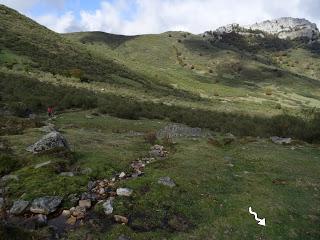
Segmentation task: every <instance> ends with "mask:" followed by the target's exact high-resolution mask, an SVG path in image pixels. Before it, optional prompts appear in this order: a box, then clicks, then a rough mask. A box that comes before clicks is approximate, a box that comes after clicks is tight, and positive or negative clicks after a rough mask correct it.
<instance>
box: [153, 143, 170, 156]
mask: <svg viewBox="0 0 320 240" xmlns="http://www.w3.org/2000/svg"><path fill="white" fill-rule="evenodd" d="M149 154H150V156H152V157H155V158H164V157H166V156H167V155H168V152H167V151H165V150H164V147H163V146H161V145H154V146H153V147H151V149H150V152H149Z"/></svg>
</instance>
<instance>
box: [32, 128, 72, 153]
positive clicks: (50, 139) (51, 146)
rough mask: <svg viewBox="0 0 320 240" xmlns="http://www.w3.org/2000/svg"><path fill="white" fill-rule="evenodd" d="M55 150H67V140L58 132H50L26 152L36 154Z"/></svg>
mask: <svg viewBox="0 0 320 240" xmlns="http://www.w3.org/2000/svg"><path fill="white" fill-rule="evenodd" d="M55 149H57V150H58V149H64V150H69V145H68V143H67V140H66V139H65V138H64V137H63V136H62V135H61V134H60V133H59V132H51V133H49V134H47V135H45V136H44V137H42V138H41V139H40V140H39V141H38V142H36V143H35V144H33V145H31V146H29V147H28V148H27V149H26V150H27V151H28V152H32V153H35V154H36V153H40V152H45V151H49V150H55Z"/></svg>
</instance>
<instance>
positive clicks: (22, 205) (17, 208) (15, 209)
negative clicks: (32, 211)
mask: <svg viewBox="0 0 320 240" xmlns="http://www.w3.org/2000/svg"><path fill="white" fill-rule="evenodd" d="M29 204H30V202H29V201H24V200H18V201H15V202H14V203H13V206H12V207H11V209H10V213H11V214H13V215H20V214H23V213H24V212H25V211H26V210H27V208H28V206H29Z"/></svg>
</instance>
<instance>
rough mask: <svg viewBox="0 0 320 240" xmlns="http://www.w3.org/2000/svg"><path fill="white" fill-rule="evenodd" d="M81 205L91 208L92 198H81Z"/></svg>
mask: <svg viewBox="0 0 320 240" xmlns="http://www.w3.org/2000/svg"><path fill="white" fill-rule="evenodd" d="M79 207H84V208H86V209H89V208H91V200H80V201H79Z"/></svg>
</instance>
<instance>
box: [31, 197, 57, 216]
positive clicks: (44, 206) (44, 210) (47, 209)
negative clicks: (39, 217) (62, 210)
mask: <svg viewBox="0 0 320 240" xmlns="http://www.w3.org/2000/svg"><path fill="white" fill-rule="evenodd" d="M61 201H62V198H61V197H56V196H53V197H51V196H47V197H41V198H37V199H35V200H33V201H32V204H31V207H30V211H31V212H32V213H39V214H50V213H53V212H54V211H56V209H57V208H58V206H59V205H60V204H61Z"/></svg>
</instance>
